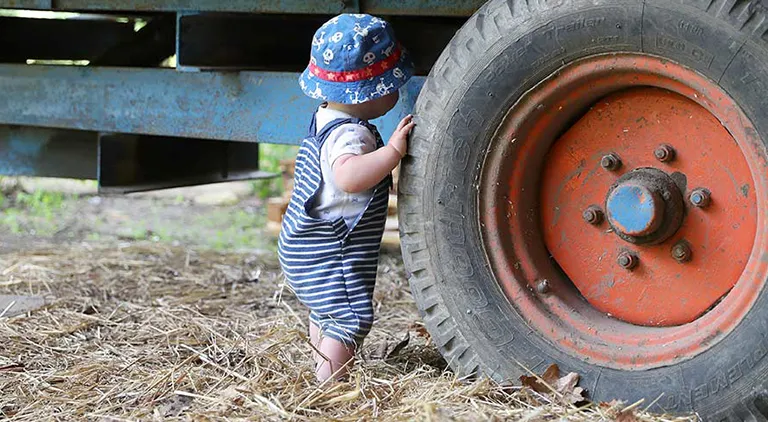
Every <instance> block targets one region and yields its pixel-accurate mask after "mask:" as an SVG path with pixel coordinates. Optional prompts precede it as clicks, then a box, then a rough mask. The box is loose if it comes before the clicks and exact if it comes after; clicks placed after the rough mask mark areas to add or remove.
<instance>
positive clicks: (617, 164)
mask: <svg viewBox="0 0 768 422" xmlns="http://www.w3.org/2000/svg"><path fill="white" fill-rule="evenodd" d="M600 167H602V168H604V169H606V170H608V171H616V170H618V169H619V168H621V159H620V158H619V156H618V155H616V154H614V153H610V154H607V155H604V156H603V158H602V159H601V160H600Z"/></svg>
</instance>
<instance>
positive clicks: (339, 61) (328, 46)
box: [278, 14, 414, 381]
mask: <svg viewBox="0 0 768 422" xmlns="http://www.w3.org/2000/svg"><path fill="white" fill-rule="evenodd" d="M412 73H413V65H412V64H411V61H410V60H409V59H408V56H407V54H406V51H405V50H404V49H403V47H402V46H401V45H400V44H398V42H397V41H396V40H395V36H394V33H393V31H392V29H391V28H390V26H389V25H388V24H387V22H385V21H383V20H382V19H379V18H376V17H374V16H370V15H362V14H354V15H353V14H344V15H339V16H336V17H334V18H333V19H331V20H329V21H328V22H326V23H325V24H324V25H323V26H322V27H320V29H318V30H317V32H316V33H315V36H314V38H313V40H312V53H311V56H310V62H309V66H308V67H307V69H306V70H305V71H304V73H302V75H301V77H300V78H299V85H300V86H301V89H302V90H303V91H304V93H305V94H307V95H308V96H310V97H312V98H315V99H318V100H322V101H324V102H323V104H322V105H320V107H319V108H318V109H317V111H316V112H315V113H314V115H313V116H312V123H311V124H310V128H309V135H308V136H307V138H305V139H304V141H303V142H302V144H301V147H300V149H299V153H298V156H297V157H296V170H295V180H294V192H293V195H292V197H291V200H290V203H289V205H288V210H287V211H286V214H285V216H284V218H283V223H282V229H281V231H280V238H279V241H278V252H279V257H280V265H281V267H282V270H283V273H284V274H285V277H286V280H287V281H288V284H289V285H290V286H291V287H292V288H293V290H294V291H295V293H296V295H297V297H298V298H299V300H300V301H301V302H302V303H303V304H304V305H306V306H307V307H308V308H309V309H310V314H309V334H310V340H311V342H312V345H313V347H314V350H316V351H317V352H313V357H314V360H315V365H316V366H315V371H316V374H317V378H318V380H320V381H325V380H326V379H329V378H331V377H334V378H336V379H340V378H343V377H344V376H345V375H346V374H347V371H348V368H349V366H350V365H351V364H352V363H353V360H354V356H355V350H356V349H357V348H358V347H360V345H361V344H362V341H363V339H364V338H365V336H366V335H367V334H368V332H369V331H370V329H371V324H372V323H373V305H372V299H373V289H374V284H375V282H376V268H377V266H378V260H379V247H380V244H381V237H382V234H383V232H384V224H385V222H386V218H387V203H388V200H389V192H388V191H389V188H390V186H391V183H392V178H391V172H392V170H393V169H394V168H395V167H396V166H397V164H398V163H399V162H400V160H401V159H402V158H403V156H405V153H406V146H407V142H406V138H407V136H408V133H409V132H410V130H411V129H412V128H413V127H414V123H413V122H412V118H411V116H407V117H406V118H404V119H403V120H402V121H401V122H400V123H399V125H398V126H397V129H396V130H395V132H394V134H393V135H392V137H391V138H390V139H389V142H388V143H387V145H386V146H385V145H384V143H383V142H382V139H381V136H380V135H379V132H378V131H377V130H376V127H375V126H374V125H372V124H371V123H369V120H372V119H375V118H377V117H380V116H383V115H384V114H386V113H387V112H388V111H389V110H391V109H392V108H393V107H394V106H395V104H396V103H397V100H398V89H399V88H400V87H402V86H403V85H404V84H405V83H406V82H407V81H408V79H409V78H410V77H411V75H412Z"/></svg>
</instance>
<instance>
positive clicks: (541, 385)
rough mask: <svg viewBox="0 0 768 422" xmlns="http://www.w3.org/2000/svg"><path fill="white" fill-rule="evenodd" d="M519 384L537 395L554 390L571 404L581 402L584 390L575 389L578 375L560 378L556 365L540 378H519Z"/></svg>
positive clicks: (572, 373)
mask: <svg viewBox="0 0 768 422" xmlns="http://www.w3.org/2000/svg"><path fill="white" fill-rule="evenodd" d="M520 382H521V383H522V384H523V386H524V387H528V388H530V389H531V390H533V391H536V392H537V393H544V394H551V393H552V392H553V391H552V390H555V391H556V392H557V393H559V394H560V395H562V397H563V399H564V400H565V401H566V402H568V403H571V404H575V403H579V402H583V401H585V400H586V399H585V398H584V389H583V388H581V387H577V385H578V383H579V374H577V373H575V372H570V373H569V374H568V375H566V376H564V377H560V368H559V367H558V366H557V365H556V364H552V365H550V366H549V367H548V368H547V370H546V371H544V374H542V375H541V377H535V376H533V377H529V376H525V375H523V376H521V377H520Z"/></svg>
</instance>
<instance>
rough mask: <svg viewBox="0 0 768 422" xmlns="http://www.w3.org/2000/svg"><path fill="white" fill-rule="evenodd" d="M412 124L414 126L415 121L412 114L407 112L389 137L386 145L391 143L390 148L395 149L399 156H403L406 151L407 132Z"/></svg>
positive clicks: (411, 127)
mask: <svg viewBox="0 0 768 422" xmlns="http://www.w3.org/2000/svg"><path fill="white" fill-rule="evenodd" d="M414 126H416V123H415V122H414V121H413V116H412V115H410V114H409V115H407V116H405V118H403V120H401V121H400V123H399V124H398V125H397V129H395V133H393V134H392V136H391V137H390V138H389V142H388V143H387V145H391V146H392V148H394V149H395V150H397V152H398V153H400V158H402V157H405V154H406V153H407V152H408V134H409V133H410V132H411V129H413V127H414Z"/></svg>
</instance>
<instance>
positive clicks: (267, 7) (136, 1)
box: [0, 0, 486, 16]
mask: <svg viewBox="0 0 768 422" xmlns="http://www.w3.org/2000/svg"><path fill="white" fill-rule="evenodd" d="M485 2H486V0H367V1H365V2H363V3H362V5H358V2H357V1H356V0H226V1H222V0H56V1H55V2H52V1H51V0H0V8H26V9H51V8H53V9H54V10H86V11H126V12H182V11H198V12H246V13H305V14H338V13H342V12H358V11H362V12H365V13H371V14H380V15H422V16H470V15H472V13H474V12H475V10H477V9H478V8H480V6H482V5H483V3H485Z"/></svg>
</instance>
